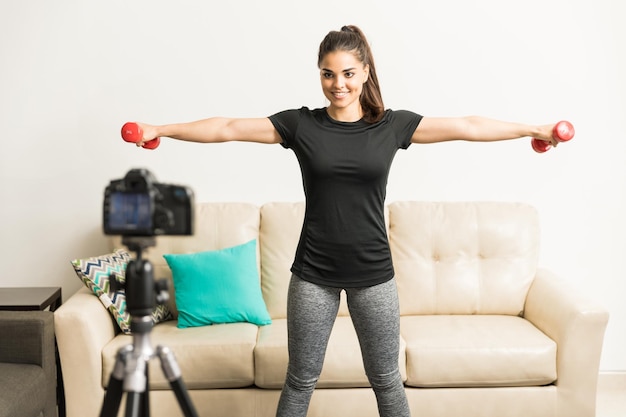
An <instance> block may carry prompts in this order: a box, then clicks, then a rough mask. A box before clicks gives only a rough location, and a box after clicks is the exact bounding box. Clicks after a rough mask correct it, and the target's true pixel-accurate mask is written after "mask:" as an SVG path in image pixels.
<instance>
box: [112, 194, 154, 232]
mask: <svg viewBox="0 0 626 417" xmlns="http://www.w3.org/2000/svg"><path fill="white" fill-rule="evenodd" d="M150 205H151V201H150V195H149V194H147V193H128V192H114V193H112V194H111V198H110V205H109V216H108V222H109V224H108V226H109V228H110V229H112V230H118V231H133V230H151V229H152V208H151V207H150Z"/></svg>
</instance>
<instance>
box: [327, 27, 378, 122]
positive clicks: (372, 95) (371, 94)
mask: <svg viewBox="0 0 626 417" xmlns="http://www.w3.org/2000/svg"><path fill="white" fill-rule="evenodd" d="M336 51H346V52H351V53H353V54H354V56H355V57H356V58H357V59H358V60H359V61H361V62H362V63H363V64H364V65H368V66H369V77H368V79H367V82H366V83H365V85H363V92H362V93H361V97H360V98H359V101H360V102H361V107H362V108H363V119H364V120H365V121H366V122H368V123H376V122H378V121H380V120H381V119H382V118H383V114H384V112H385V105H384V104H383V97H382V95H381V93H380V84H378V77H377V76H376V68H375V66H374V57H373V56H372V50H371V49H370V46H369V43H368V42H367V39H366V38H365V35H364V34H363V32H362V31H361V29H359V28H358V27H356V26H344V27H342V28H341V30H340V31H331V32H329V33H328V35H326V37H325V38H324V40H322V43H321V44H320V50H319V53H318V56H317V66H318V67H319V66H320V65H321V64H322V60H323V59H324V57H325V56H326V55H327V54H329V53H331V52H336Z"/></svg>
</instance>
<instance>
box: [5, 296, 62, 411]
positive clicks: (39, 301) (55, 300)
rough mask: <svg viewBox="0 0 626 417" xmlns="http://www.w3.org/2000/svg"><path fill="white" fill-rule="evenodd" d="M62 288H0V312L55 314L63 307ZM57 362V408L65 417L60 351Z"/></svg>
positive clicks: (57, 353)
mask: <svg viewBox="0 0 626 417" xmlns="http://www.w3.org/2000/svg"><path fill="white" fill-rule="evenodd" d="M61 303H62V297H61V287H15V288H0V310H11V311H27V310H40V311H44V310H48V309H49V310H50V311H52V312H54V311H55V310H56V309H57V308H59V307H60V306H61ZM56 362H57V407H58V409H59V417H65V390H64V389H63V374H62V373H61V361H60V360H59V351H58V350H57V352H56Z"/></svg>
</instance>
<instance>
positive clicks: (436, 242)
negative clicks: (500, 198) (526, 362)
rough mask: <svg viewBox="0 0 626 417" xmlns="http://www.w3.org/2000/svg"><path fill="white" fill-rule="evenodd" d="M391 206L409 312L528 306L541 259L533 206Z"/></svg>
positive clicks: (507, 310) (513, 311)
mask: <svg viewBox="0 0 626 417" xmlns="http://www.w3.org/2000/svg"><path fill="white" fill-rule="evenodd" d="M388 210H389V240H390V244H391V251H392V256H393V261H394V268H395V272H396V279H397V283H398V290H399V294H400V308H401V313H402V314H403V315H409V314H510V315H518V314H520V313H521V312H522V311H523V309H524V302H525V299H526V295H527V293H528V289H529V288H530V285H531V283H532V280H533V278H534V276H535V272H536V268H537V262H538V257H539V239H540V232H539V220H538V214H537V212H536V210H535V209H534V208H533V207H531V206H528V205H525V204H518V203H501V202H444V203H432V202H395V203H392V204H390V205H389V206H388Z"/></svg>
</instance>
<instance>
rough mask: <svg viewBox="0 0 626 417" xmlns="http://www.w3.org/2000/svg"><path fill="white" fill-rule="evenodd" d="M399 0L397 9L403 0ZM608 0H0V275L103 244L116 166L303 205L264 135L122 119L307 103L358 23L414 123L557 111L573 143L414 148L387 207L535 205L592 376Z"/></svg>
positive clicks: (609, 155)
mask: <svg viewBox="0 0 626 417" xmlns="http://www.w3.org/2000/svg"><path fill="white" fill-rule="evenodd" d="M407 4H411V5H412V6H411V8H410V9H408V8H407ZM625 8H626V7H625V6H624V3H623V2H621V1H620V0H594V1H590V0H589V1H583V0H527V1H525V2H518V1H515V2H513V1H502V0H475V1H467V0H436V1H435V0H431V1H413V2H408V1H404V0H402V1H401V0H386V1H380V0H363V1H360V2H356V3H355V2H321V3H320V2H295V1H290V0H266V1H265V2H260V1H254V0H232V1H228V2H213V1H202V0H185V1H165V0H133V1H127V0H124V1H123V0H109V1H88V0H57V1H49V0H19V1H18V0H13V1H10V0H5V1H2V2H1V3H0V57H1V59H2V61H1V65H0V127H1V129H2V139H1V142H0V144H1V145H0V146H1V149H0V195H1V197H0V198H1V204H0V236H1V237H0V257H1V265H2V275H1V277H0V285H2V286H35V285H54V286H57V285H60V286H62V287H63V291H64V295H65V298H67V297H69V295H71V294H72V293H73V292H74V291H75V290H77V289H78V288H79V287H80V286H81V284H80V282H79V280H78V279H77V278H76V276H75V274H74V272H73V270H72V268H71V266H70V263H69V261H70V260H71V259H73V258H76V257H85V256H92V255H98V254H101V253H104V251H106V250H107V245H106V243H105V240H104V237H103V236H102V233H101V214H100V213H101V205H102V193H103V190H104V187H105V186H106V185H107V184H108V182H109V181H110V180H111V179H116V178H120V177H122V176H123V175H124V174H125V173H126V172H127V171H128V169H130V168H134V167H146V168H149V169H150V170H151V171H152V172H153V173H155V175H156V176H157V178H158V179H159V180H160V181H162V182H170V183H181V184H187V185H189V186H191V187H192V188H193V189H194V190H195V192H196V196H197V200H199V201H250V202H254V203H259V204H260V203H263V202H267V201H277V200H283V201H294V200H301V199H302V198H303V194H302V191H301V186H300V178H299V169H298V166H297V163H296V161H295V158H294V156H293V154H292V153H291V151H286V150H283V149H282V148H281V147H280V146H264V145H257V144H242V143H238V144H221V145H213V146H208V145H206V146H203V145H194V144H185V143H179V142H174V141H165V143H163V144H162V145H161V147H160V148H159V149H158V150H157V151H146V150H142V149H137V148H135V147H134V146H132V145H128V144H126V143H124V142H122V140H121V139H120V136H119V130H120V127H121V125H122V124H123V123H124V122H125V121H127V120H141V121H146V122H153V123H166V122H176V121H188V120H195V119H198V118H203V117H207V116H211V115H223V116H266V115H269V114H272V113H274V112H277V111H279V110H283V109H287V108H293V107H300V106H302V105H307V106H309V107H319V106H324V105H325V101H324V99H323V95H322V94H321V91H320V88H319V79H318V70H317V68H316V57H317V56H316V54H317V47H318V45H319V42H320V41H321V39H322V37H323V36H324V35H325V34H326V33H327V32H328V31H329V30H335V29H339V28H340V27H341V26H342V25H344V24H357V25H359V26H361V27H362V28H363V30H364V31H365V32H366V34H367V35H368V36H369V38H370V41H371V43H372V47H373V50H374V54H375V56H376V60H377V64H378V71H379V77H380V79H381V84H382V87H383V94H384V97H385V100H386V105H387V107H390V108H394V109H401V108H405V109H410V110H414V111H417V112H420V113H422V114H425V115H428V116H456V115H466V114H481V115H485V116H491V117H495V118H501V119H507V120H516V121H520V122H529V123H550V122H556V121H557V120H559V119H568V120H571V121H572V122H573V123H574V125H575V126H576V129H577V135H576V138H575V139H574V140H573V141H572V142H570V143H568V144H565V145H563V146H561V147H559V148H558V149H557V150H554V151H550V152H549V153H547V154H544V155H538V154H535V153H534V152H533V151H532V150H531V148H530V144H529V141H528V140H527V139H525V140H520V141H512V142H506V143H497V144H468V143H450V144H439V145H428V146H412V147H411V148H410V149H409V150H408V151H407V152H400V153H399V154H398V157H397V159H396V163H395V165H394V167H393V170H392V175H391V179H390V184H389V190H388V199H389V200H390V201H392V200H407V199H416V200H515V201H524V202H528V203H531V204H533V205H535V206H536V207H537V208H538V209H539V210H540V213H541V217H542V225H543V236H542V242H543V246H542V256H541V263H542V265H543V266H546V267H548V268H550V269H552V270H554V271H555V272H557V273H558V274H559V275H561V276H562V277H564V278H566V279H568V280H569V281H571V282H572V283H573V284H575V285H576V286H577V287H579V288H580V289H581V290H582V291H585V292H587V293H589V295H591V296H593V297H594V298H596V299H598V300H599V301H601V302H602V303H604V305H606V307H607V308H608V309H609V310H610V312H611V319H610V324H609V327H608V330H607V334H606V338H605V349H604V353H603V357H602V363H601V368H602V370H605V371H620V370H626V356H624V355H623V352H624V351H626V336H625V335H626V332H624V328H625V326H626V304H624V303H623V298H624V294H626V284H625V282H626V262H625V260H626V233H625V232H626V218H625V217H624V215H623V213H624V212H625V209H626V164H624V162H623V161H624V154H625V152H626V135H625V134H624V132H625V131H626V116H625V115H626V102H625V98H626V85H625V81H624V74H625V73H626V71H625V70H626V68H625V66H624V65H625V64H624V62H625V60H626V53H625V51H626V48H625V45H624V43H625V40H626V29H625V27H624V25H623V23H622V21H623V18H624V16H625V15H626V13H625Z"/></svg>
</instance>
